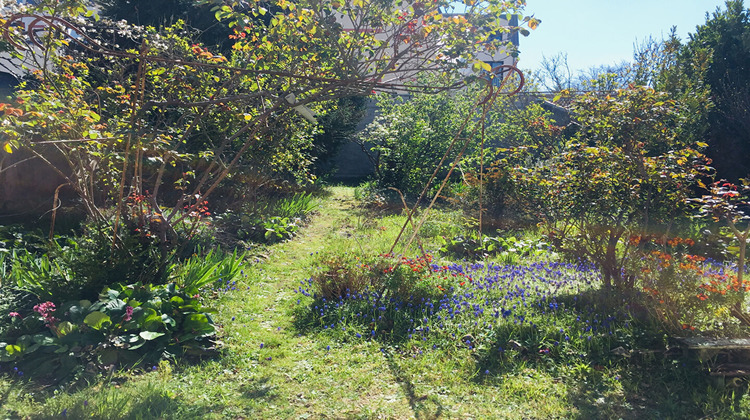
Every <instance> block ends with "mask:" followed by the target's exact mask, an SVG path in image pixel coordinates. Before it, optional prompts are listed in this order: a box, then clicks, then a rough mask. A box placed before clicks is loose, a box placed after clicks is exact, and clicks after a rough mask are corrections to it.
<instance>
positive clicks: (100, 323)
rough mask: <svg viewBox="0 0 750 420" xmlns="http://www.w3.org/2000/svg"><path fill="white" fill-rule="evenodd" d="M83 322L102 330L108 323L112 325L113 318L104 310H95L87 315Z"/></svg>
mask: <svg viewBox="0 0 750 420" xmlns="http://www.w3.org/2000/svg"><path fill="white" fill-rule="evenodd" d="M83 323H84V324H86V325H88V326H89V327H91V328H93V329H95V330H101V329H102V328H104V327H105V326H106V325H111V324H112V320H111V319H110V318H109V316H108V315H107V314H105V313H104V312H99V311H94V312H91V313H90V314H88V315H86V318H85V319H84V320H83Z"/></svg>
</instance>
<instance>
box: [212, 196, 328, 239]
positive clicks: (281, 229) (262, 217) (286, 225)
mask: <svg viewBox="0 0 750 420" xmlns="http://www.w3.org/2000/svg"><path fill="white" fill-rule="evenodd" d="M277 195H278V194H277ZM317 206H318V199H317V198H315V197H314V196H313V194H312V193H294V194H292V195H290V196H284V197H280V198H279V197H269V196H264V195H261V196H256V198H255V200H253V201H252V202H249V203H241V204H240V206H239V207H238V208H237V209H233V210H230V211H227V212H225V213H224V214H221V215H219V216H218V217H217V218H216V222H217V225H218V226H219V228H220V229H221V230H222V231H223V232H224V233H230V234H234V235H236V237H237V239H239V240H241V241H255V242H258V243H274V242H278V241H280V240H285V239H289V238H291V237H292V236H294V234H295V233H296V231H297V229H298V228H299V227H300V226H302V224H303V222H304V221H305V220H307V219H308V218H309V217H310V215H311V214H312V213H313V212H314V211H315V209H316V208H317Z"/></svg>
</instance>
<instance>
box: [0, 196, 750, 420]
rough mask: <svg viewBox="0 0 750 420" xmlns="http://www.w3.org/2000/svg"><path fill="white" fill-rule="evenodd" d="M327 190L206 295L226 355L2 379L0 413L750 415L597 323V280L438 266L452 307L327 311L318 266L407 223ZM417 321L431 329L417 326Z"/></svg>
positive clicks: (574, 273)
mask: <svg viewBox="0 0 750 420" xmlns="http://www.w3.org/2000/svg"><path fill="white" fill-rule="evenodd" d="M329 191H330V195H329V196H328V197H327V198H325V200H324V202H323V204H322V205H321V207H320V210H319V212H318V214H317V215H316V216H315V217H314V218H313V219H312V222H311V223H310V224H309V226H307V227H306V228H304V229H303V230H302V231H301V233H300V235H298V236H297V237H296V238H294V239H293V240H292V241H289V242H285V243H282V244H278V245H275V246H273V247H271V248H269V253H268V255H266V256H263V257H261V258H260V259H259V260H258V262H256V263H254V264H251V265H249V266H248V267H246V268H245V269H244V271H243V273H242V276H241V278H237V279H235V280H236V286H235V290H229V291H222V292H216V294H215V295H214V296H210V297H208V298H207V300H208V306H212V307H214V308H216V309H217V310H218V314H216V316H215V321H216V323H217V324H219V325H220V326H221V329H220V330H221V335H222V338H221V339H222V341H223V344H224V355H223V357H220V358H217V359H215V360H207V361H203V362H200V363H187V362H177V363H169V362H161V363H160V364H159V365H157V366H154V367H152V368H150V369H146V370H145V371H138V372H111V373H110V374H109V375H105V376H104V377H102V378H101V379H100V380H98V381H96V382H94V383H90V384H87V385H85V386H78V387H76V388H69V389H65V388H52V387H45V386H43V385H41V384H38V383H34V382H29V381H26V380H24V379H23V378H22V377H20V375H16V376H14V377H12V378H10V377H4V378H1V379H0V401H2V408H0V416H2V417H3V418H6V417H7V418H64V417H66V416H67V418H112V419H115V418H116V419H119V418H124V419H130V418H133V419H139V418H144V419H146V418H176V419H177V418H179V419H184V418H208V419H211V418H216V419H225V418H231V419H236V418H268V419H271V418H311V419H318V418H399V419H400V418H438V417H444V418H507V419H552V418H581V419H590V418H634V419H635V418H638V419H642V418H679V419H683V418H747V416H748V415H749V414H748V413H750V410H748V408H749V407H748V399H747V398H745V397H743V395H744V388H745V382H744V381H740V382H739V383H737V384H735V385H736V386H735V387H731V386H724V387H719V386H718V385H717V384H716V383H715V382H714V381H712V380H711V378H710V377H709V376H708V375H707V374H706V373H705V372H704V369H703V367H702V366H701V365H700V364H699V363H698V362H697V361H695V360H693V359H690V358H674V357H670V356H668V355H665V354H664V351H665V349H666V347H665V345H666V339H665V337H663V335H662V336H659V335H658V333H654V330H653V329H650V327H649V326H648V325H646V324H643V325H640V324H637V323H635V322H632V320H630V319H629V318H626V317H624V316H622V315H621V313H620V312H617V311H615V312H611V314H610V313H609V312H608V313H597V312H596V311H597V310H598V309H599V308H601V306H599V305H597V299H598V298H597V294H596V286H597V283H596V281H597V275H596V274H595V273H594V272H591V271H590V270H589V271H586V270H583V269H577V268H571V267H568V266H557V265H554V264H552V263H550V262H547V261H534V262H535V263H537V265H531V261H529V262H524V261H519V262H518V265H517V266H516V267H525V268H523V269H517V268H513V269H512V270H515V271H508V270H511V269H510V268H508V267H509V266H508V265H502V264H499V263H498V264H496V266H495V267H496V268H492V270H495V271H491V265H490V264H489V262H485V264H483V265H482V266H481V267H480V266H472V265H471V264H469V263H467V262H463V261H435V262H434V263H435V264H437V265H438V266H441V267H442V266H445V267H449V264H453V265H454V266H453V268H445V269H444V270H442V271H441V273H443V275H444V276H445V277H444V278H443V277H441V278H440V279H438V280H437V281H443V282H445V281H454V280H452V278H451V276H452V277H456V276H453V275H454V274H456V273H458V271H457V270H459V268H458V267H460V270H463V272H462V273H461V276H463V279H469V277H471V276H473V278H472V279H471V281H470V282H469V283H470V284H469V285H468V286H467V285H464V286H460V287H464V289H461V290H462V291H461V292H460V293H459V289H458V288H459V286H458V285H456V290H455V291H454V292H452V293H453V294H452V295H451V296H452V297H451V298H448V297H446V298H445V300H444V301H443V300H441V301H439V302H438V300H437V299H435V300H434V303H435V305H436V306H439V305H444V306H443V309H434V310H432V311H431V312H428V309H425V308H427V305H426V304H425V302H424V301H415V302H408V303H407V302H398V301H394V300H390V301H387V302H386V299H384V300H383V302H381V301H380V299H377V302H373V301H372V300H369V299H370V297H362V298H360V299H355V298H352V299H350V300H339V301H336V302H331V301H329V302H323V301H322V300H321V299H320V297H319V296H316V297H313V296H308V295H312V294H313V293H314V289H313V288H312V286H311V285H310V283H309V282H308V281H307V279H309V278H310V277H311V275H313V273H314V272H315V270H316V265H317V264H318V262H319V261H320V258H321V255H323V254H325V253H326V252H329V253H330V252H332V251H337V252H339V253H343V252H346V251H350V252H352V253H353V254H354V253H361V254H374V255H376V254H378V253H382V252H386V251H387V250H388V247H389V245H390V243H391V242H392V241H393V238H394V237H395V235H396V234H397V233H398V230H399V229H400V226H401V224H402V223H403V221H404V218H403V217H401V216H382V217H378V216H374V215H373V214H371V213H367V212H363V211H361V209H358V208H357V203H356V202H355V201H354V199H353V190H352V189H350V188H344V187H334V188H331V189H330V190H329ZM441 220H442V221H441ZM430 223H431V225H430V226H428V229H430V230H432V231H434V232H438V233H439V232H440V231H441V230H445V231H448V230H451V229H455V226H453V225H454V224H453V223H452V222H451V221H450V220H449V219H448V218H445V219H440V218H438V219H434V220H432V221H431V222H430ZM425 240H426V241H429V238H425ZM266 257H267V258H266ZM553 263H554V262H553ZM503 270H505V271H503ZM446 278H447V280H446ZM492 279H494V280H492ZM562 279H564V280H562ZM460 280H462V279H460V278H456V280H455V281H454V283H458V282H459V281H460ZM490 280H492V281H490ZM303 291H304V293H303ZM449 294H450V293H449V292H446V294H445V296H448V295H449ZM456 296H461V298H460V299H459V298H457V297H456ZM451 299H454V300H451ZM464 302H465V303H464ZM428 303H429V302H428ZM380 305H383V306H382V309H381V307H380ZM410 305H411V306H410ZM474 305H476V306H474ZM493 305H494V306H493ZM511 305H514V306H511ZM516 305H517V306H518V307H516ZM493 308H496V309H493ZM610 308H611V307H610ZM608 310H610V309H608ZM378 311H379V312H378ZM379 313H382V314H383V316H386V318H387V319H392V320H394V321H392V323H391V325H387V326H386V327H384V324H383V322H384V321H382V322H381V320H380V319H377V318H376V317H378V316H380V315H378V314H379ZM622 313H624V312H622ZM414 314H420V315H421V316H423V318H424V319H416V320H415V319H414ZM467 320H476V321H474V324H471V323H467ZM618 347H622V348H623V349H624V350H626V354H625V353H623V352H621V351H617V350H616V349H617V348H618ZM19 377H20V379H19Z"/></svg>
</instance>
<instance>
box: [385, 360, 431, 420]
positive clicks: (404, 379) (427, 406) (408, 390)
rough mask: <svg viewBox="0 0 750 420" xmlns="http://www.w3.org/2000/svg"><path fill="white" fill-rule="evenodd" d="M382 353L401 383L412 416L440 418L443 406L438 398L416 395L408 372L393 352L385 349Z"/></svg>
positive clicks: (392, 372)
mask: <svg viewBox="0 0 750 420" xmlns="http://www.w3.org/2000/svg"><path fill="white" fill-rule="evenodd" d="M383 354H384V356H385V359H386V362H387V363H388V367H389V368H390V370H391V374H392V375H393V377H394V378H395V379H396V381H397V382H398V383H399V385H401V388H402V389H403V390H404V394H405V395H406V398H407V399H408V400H409V407H411V410H412V412H413V413H414V417H415V418H418V419H437V418H440V417H441V416H442V415H443V406H442V404H440V401H439V400H438V398H437V397H436V396H434V395H418V394H417V391H416V387H415V386H414V383H413V382H412V381H411V378H409V374H408V373H406V372H404V370H403V369H402V368H401V366H400V365H399V364H398V361H397V360H396V359H395V358H394V357H393V354H391V352H390V351H385V352H384V353H383Z"/></svg>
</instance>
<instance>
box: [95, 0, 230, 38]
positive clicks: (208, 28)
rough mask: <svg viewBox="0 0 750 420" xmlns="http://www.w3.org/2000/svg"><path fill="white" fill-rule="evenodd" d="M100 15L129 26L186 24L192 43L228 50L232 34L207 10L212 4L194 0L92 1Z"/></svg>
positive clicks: (156, 26) (155, 26)
mask: <svg viewBox="0 0 750 420" xmlns="http://www.w3.org/2000/svg"><path fill="white" fill-rule="evenodd" d="M96 2H97V3H98V4H99V5H101V14H102V15H103V16H104V17H108V18H110V19H113V20H125V21H127V22H128V23H129V24H131V25H141V26H153V27H154V28H160V27H162V26H164V25H166V26H169V25H172V24H174V23H176V22H177V21H178V20H182V21H184V22H186V23H187V24H188V25H189V26H190V27H191V28H193V29H195V30H196V31H197V34H196V36H195V38H196V41H200V42H202V43H203V44H206V45H211V46H219V47H222V50H224V49H227V48H229V47H231V45H232V44H233V43H234V42H233V41H232V42H230V40H229V35H231V34H232V33H234V32H233V30H232V29H230V28H229V27H228V26H227V25H226V24H225V23H222V22H219V21H217V20H216V17H215V16H214V12H212V11H211V8H212V7H213V4H210V3H209V2H197V1H194V0H96Z"/></svg>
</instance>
